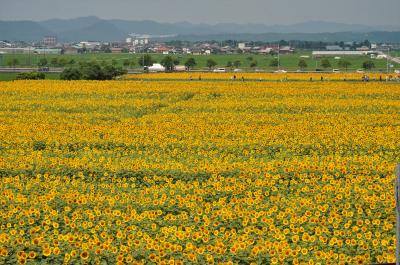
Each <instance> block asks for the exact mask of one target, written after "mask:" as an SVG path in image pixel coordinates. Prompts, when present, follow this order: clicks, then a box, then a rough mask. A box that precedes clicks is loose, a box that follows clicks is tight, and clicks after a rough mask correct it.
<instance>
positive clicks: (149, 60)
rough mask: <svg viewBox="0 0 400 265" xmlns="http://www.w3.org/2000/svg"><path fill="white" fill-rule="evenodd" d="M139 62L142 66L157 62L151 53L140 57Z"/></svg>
mask: <svg viewBox="0 0 400 265" xmlns="http://www.w3.org/2000/svg"><path fill="white" fill-rule="evenodd" d="M138 63H139V65H140V66H143V67H144V66H152V65H153V63H155V61H154V60H153V58H152V57H151V55H150V54H145V55H142V56H141V57H140V58H139V59H138Z"/></svg>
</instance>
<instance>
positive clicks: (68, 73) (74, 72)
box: [60, 68, 82, 80]
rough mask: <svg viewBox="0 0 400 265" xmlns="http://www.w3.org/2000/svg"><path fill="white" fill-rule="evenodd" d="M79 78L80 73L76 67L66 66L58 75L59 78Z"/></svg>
mask: <svg viewBox="0 0 400 265" xmlns="http://www.w3.org/2000/svg"><path fill="white" fill-rule="evenodd" d="M81 78H82V74H81V72H80V71H79V70H78V69H76V68H66V69H64V71H63V72H62V73H61V75H60V79H61V80H79V79H81Z"/></svg>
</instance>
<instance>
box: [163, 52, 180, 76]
mask: <svg viewBox="0 0 400 265" xmlns="http://www.w3.org/2000/svg"><path fill="white" fill-rule="evenodd" d="M177 64H179V61H178V60H177V59H176V58H172V57H171V56H166V57H164V58H163V59H162V60H161V65H162V66H164V67H165V71H166V72H172V71H173V70H174V67H175V65H177Z"/></svg>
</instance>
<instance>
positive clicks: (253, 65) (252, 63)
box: [250, 60, 258, 68]
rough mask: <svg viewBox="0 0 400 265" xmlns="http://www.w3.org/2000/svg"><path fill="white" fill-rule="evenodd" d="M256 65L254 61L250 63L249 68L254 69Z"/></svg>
mask: <svg viewBox="0 0 400 265" xmlns="http://www.w3.org/2000/svg"><path fill="white" fill-rule="evenodd" d="M257 64H258V63H257V61H256V60H254V61H252V62H251V63H250V67H251V68H253V67H256V66H257Z"/></svg>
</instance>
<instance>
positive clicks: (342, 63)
mask: <svg viewBox="0 0 400 265" xmlns="http://www.w3.org/2000/svg"><path fill="white" fill-rule="evenodd" d="M338 66H339V67H340V68H344V69H346V71H347V69H348V68H349V67H350V66H351V62H349V61H347V60H343V59H342V60H339V62H338Z"/></svg>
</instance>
